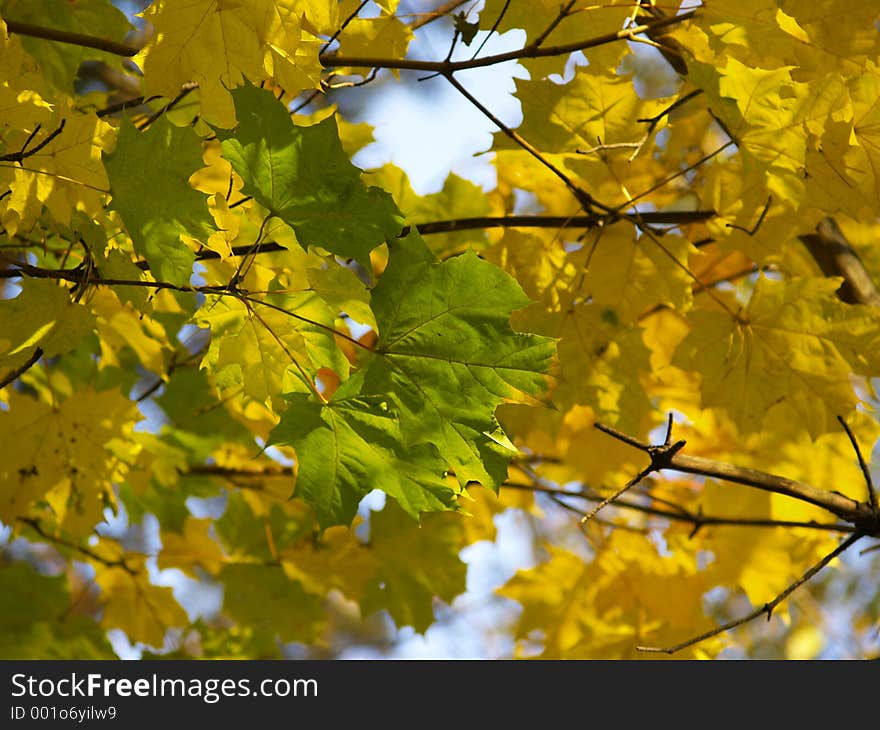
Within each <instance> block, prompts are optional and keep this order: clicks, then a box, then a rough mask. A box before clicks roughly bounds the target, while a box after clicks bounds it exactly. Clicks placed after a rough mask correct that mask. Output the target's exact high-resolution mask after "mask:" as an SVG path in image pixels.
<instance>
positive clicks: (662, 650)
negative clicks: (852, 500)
mask: <svg viewBox="0 0 880 730" xmlns="http://www.w3.org/2000/svg"><path fill="white" fill-rule="evenodd" d="M863 537H864V534H863V533H861V532H855V533H853V534H852V535H850V536H849V537H848V538H846V540H844V541H843V542H842V543H841V544H840V545H838V546H837V547H836V548H834V550H832V551H831V552H830V553H828V554H827V555H826V556H825V557H824V558H822V559H821V560H820V561H819V562H818V563H816V564H815V565H813V566H812V567H811V568H810V569H809V570H807V572H806V573H804V574H803V575H802V576H801V577H800V578H798V579H797V580H796V581H795V582H794V583H792V584H791V585H790V586H788V588H786V589H785V590H784V591H782V593H780V594H779V595H778V596H776V598H774V599H773V600H772V601H770V602H769V603H765V604H764V605H763V606H761V607H760V608H757V609H755V610H754V611H752V612H751V613H749V614H746V615H745V616H743V617H742V618H738V619H734V620H733V621H728V622H727V623H726V624H722V625H721V626H718V627H716V628H714V629H712V630H711V631H707V632H706V633H704V634H700V635H699V636H695V637H694V638H692V639H688V640H687V641H683V642H681V643H680V644H676V645H675V646H667V647H658V646H637V647H636V651H642V652H648V653H654V654H675V652H677V651H681V650H682V649H687V648H688V647H689V646H693V645H694V644H699V643H700V642H701V641H705V640H706V639H711V638H712V637H713V636H718V635H719V634H723V633H724V632H726V631H730V630H731V629H735V628H736V627H737V626H742V625H743V624H745V623H748V622H749V621H753V620H754V619H756V618H758V616H762V615H766V616H767V620H768V621H769V620H770V618H771V616H772V615H773V610H774V609H775V608H776V607H777V606H778V605H779V604H780V603H782V602H783V601H784V600H785V599H786V598H788V596H789V595H790V594H791V593H792V592H794V591H795V590H796V589H797V588H799V587H800V586H802V585H803V584H804V583H806V582H807V581H808V580H810V579H811V578H812V577H813V576H814V575H816V573H818V572H819V571H820V570H822V568H824V567H825V566H826V565H828V563H830V562H831V561H832V560H834V558H836V557H837V556H838V555H840V554H841V553H843V552H845V551H846V550H848V549H849V548H850V547H851V546H852V545H854V544H855V543H856V542H857V541H859V540H861V539H862V538H863Z"/></svg>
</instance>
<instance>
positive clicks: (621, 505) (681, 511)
mask: <svg viewBox="0 0 880 730" xmlns="http://www.w3.org/2000/svg"><path fill="white" fill-rule="evenodd" d="M501 486H502V487H503V488H506V489H516V490H519V491H527V492H538V493H541V494H549V495H550V496H555V497H557V498H561V497H566V498H574V499H583V500H586V501H588V502H599V501H601V500H602V499H603V498H602V496H601V495H600V494H597V493H596V492H594V491H593V490H591V489H587V488H585V487H582V488H581V490H580V491H577V492H569V491H564V490H562V489H556V488H554V487H547V486H543V485H540V484H524V483H521V482H509V481H508V482H504V484H502V485H501ZM645 497H647V498H648V499H650V500H651V501H653V502H658V503H666V504H670V503H669V502H668V501H667V500H660V499H658V498H657V497H655V496H654V495H651V494H646V495H645ZM670 506H672V507H673V508H672V509H671V510H665V509H660V508H659V507H653V506H651V505H648V504H641V503H640V502H633V501H631V500H627V499H625V498H619V499H617V500H616V501H615V502H614V504H613V507H614V508H615V509H623V510H628V511H630V512H639V513H641V514H645V515H648V516H650V517H660V518H662V519H665V520H669V521H671V522H681V523H684V524H688V525H691V526H692V527H693V529H692V530H691V535H690V536H691V537H694V536H695V535H696V534H697V533H698V532H699V531H700V530H701V529H702V528H703V527H765V528H786V529H790V528H802V529H806V530H820V531H822V532H839V533H843V534H846V533H853V532H855V531H856V528H855V527H854V526H853V525H850V524H847V523H845V522H836V523H828V522H816V521H814V520H811V521H806V522H805V521H799V520H774V519H764V518H759V517H720V516H716V515H704V514H701V513H697V514H695V513H693V512H689V511H688V510H686V509H685V508H684V507H682V506H680V505H674V506H673V505H670ZM578 513H579V514H581V515H583V510H578Z"/></svg>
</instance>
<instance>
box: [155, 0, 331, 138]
mask: <svg viewBox="0 0 880 730" xmlns="http://www.w3.org/2000/svg"><path fill="white" fill-rule="evenodd" d="M311 5H312V3H303V2H295V1H294V0H252V1H251V2H240V1H239V0H180V1H179V2H173V3H172V2H167V1H164V0H163V1H160V2H156V3H153V4H152V5H151V6H150V7H149V8H148V9H147V10H146V12H145V13H144V17H145V18H146V19H147V20H148V21H149V22H151V23H152V24H153V26H154V27H155V31H156V39H155V42H154V43H151V44H150V45H149V46H147V48H146V49H144V51H143V54H142V56H143V69H144V78H145V79H146V86H147V92H148V93H154V94H161V95H163V96H166V97H169V98H174V97H175V96H176V95H177V94H178V93H179V92H180V91H181V89H182V88H183V86H184V85H185V84H189V83H196V84H198V85H199V98H200V101H201V109H202V117H203V118H204V119H205V120H206V121H209V122H211V123H213V124H218V125H220V126H222V127H225V128H231V127H233V126H235V108H234V106H233V103H232V97H231V96H230V94H229V89H232V88H234V87H236V86H240V85H241V84H243V83H244V82H245V80H248V81H250V82H251V83H259V82H260V81H263V80H268V79H272V80H274V81H275V82H277V83H278V84H280V85H281V86H282V87H283V88H284V90H285V91H286V92H287V93H288V94H294V95H295V94H297V93H298V92H300V91H302V90H303V89H306V88H316V87H318V85H319V83H318V82H319V79H320V72H321V66H320V64H319V63H318V48H319V42H318V41H317V39H316V38H315V37H314V36H312V34H311V33H309V32H308V31H305V30H304V29H303V27H302V24H301V22H300V19H301V17H302V13H303V11H304V10H307V9H308V8H309V7H310V6H311ZM314 5H327V3H315V4H314ZM324 22H326V21H320V20H319V24H321V25H323V24H324ZM218 61H220V62H219V63H218Z"/></svg>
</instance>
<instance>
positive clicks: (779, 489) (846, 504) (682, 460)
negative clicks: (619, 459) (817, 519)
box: [595, 422, 880, 536]
mask: <svg viewBox="0 0 880 730" xmlns="http://www.w3.org/2000/svg"><path fill="white" fill-rule="evenodd" d="M595 427H596V428H597V429H599V430H600V431H603V432H604V433H606V434H608V435H609V436H611V437H613V438H615V439H617V440H618V441H623V442H624V443H627V444H629V445H630V446H632V447H634V448H637V449H639V450H640V451H644V452H645V453H646V454H648V455H649V456H651V465H650V467H649V468H648V469H647V470H646V471H645V474H644V475H643V476H645V475H647V474H650V473H651V472H654V471H662V470H664V469H673V470H675V471H680V472H684V473H686V474H698V475H700V476H706V477H715V478H717V479H722V480H724V481H728V482H735V483H737V484H744V485H746V486H749V487H754V488H756V489H762V490H764V491H767V492H773V493H775V494H784V495H786V496H788V497H793V498H794V499H798V500H800V501H801V502H807V503H808V504H813V505H816V506H817V507H821V508H822V509H825V510H827V511H828V512H831V513H832V514H833V515H835V516H837V517H839V518H840V519H843V520H846V521H847V522H851V523H852V524H853V525H854V526H855V527H856V528H857V529H858V530H860V531H861V532H862V533H863V534H866V535H872V536H876V535H878V534H880V517H878V513H877V512H876V511H875V510H873V509H872V508H871V506H870V505H869V504H866V503H864V502H859V501H858V500H855V499H852V498H850V497H847V496H846V495H844V494H841V493H840V492H832V491H829V490H826V489H818V488H817V487H814V486H812V485H811V484H806V483H804V482H799V481H796V480H794V479H788V478H786V477H782V476H778V475H776V474H768V473H766V472H762V471H758V470H757V469H749V468H746V467H742V466H736V465H734V464H727V463H724V462H721V461H714V460H713V459H707V458H704V457H702V456H688V455H686V454H682V453H680V451H678V450H676V451H674V452H673V451H672V450H671V449H667V450H666V452H665V453H664V452H663V447H662V446H654V445H652V444H649V443H644V442H642V441H639V440H637V439H634V438H632V437H631V436H628V435H627V434H624V433H622V432H620V431H618V430H617V429H615V428H612V427H611V426H607V425H605V424H603V423H599V422H597V423H596V424H595ZM677 443H679V444H681V446H682V447H683V446H684V442H683V441H679V442H677Z"/></svg>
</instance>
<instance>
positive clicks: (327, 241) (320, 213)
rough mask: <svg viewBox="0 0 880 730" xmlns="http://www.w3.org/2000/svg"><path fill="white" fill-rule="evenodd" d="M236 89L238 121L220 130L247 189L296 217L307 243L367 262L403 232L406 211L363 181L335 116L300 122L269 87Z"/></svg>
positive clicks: (293, 222)
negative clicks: (311, 123) (233, 126)
mask: <svg viewBox="0 0 880 730" xmlns="http://www.w3.org/2000/svg"><path fill="white" fill-rule="evenodd" d="M232 97H233V100H234V101H235V113H236V116H237V118H238V128H237V129H236V130H235V131H234V132H229V131H224V130H222V129H218V130H217V136H218V137H219V138H220V139H221V140H222V146H223V156H224V157H225V158H226V159H227V160H229V162H230V163H231V164H232V167H233V168H234V169H235V171H236V172H237V173H238V174H239V175H241V177H242V179H243V180H244V183H245V185H244V188H243V192H244V193H245V194H247V195H252V196H253V197H254V199H255V200H256V201H257V202H258V203H259V204H260V205H262V206H263V207H265V208H266V209H267V210H268V211H269V212H270V213H271V214H272V215H275V216H277V217H278V218H280V219H281V220H283V221H284V222H285V223H287V224H288V225H290V226H291V227H292V228H293V229H294V231H296V236H297V239H298V240H299V242H300V243H301V244H302V245H303V246H320V247H321V248H324V249H326V250H327V251H330V252H331V253H334V254H337V255H339V256H344V257H347V258H354V259H357V260H358V261H360V262H361V263H363V264H364V265H368V264H369V255H370V251H372V250H373V249H374V248H375V247H376V246H378V245H380V244H382V243H384V242H385V241H386V240H387V239H389V238H393V237H394V236H396V235H397V234H398V233H399V232H400V229H401V228H402V227H403V217H402V216H401V214H400V211H399V210H398V209H397V206H396V205H395V204H394V201H393V200H392V198H391V196H390V195H388V193H386V192H385V191H384V190H380V189H379V188H376V187H370V188H367V187H366V186H365V185H364V184H363V182H362V181H361V171H360V170H359V169H358V168H357V167H355V166H354V165H352V164H351V162H350V161H349V159H348V156H347V155H346V154H345V151H344V150H343V148H342V144H341V143H340V141H339V133H338V130H337V128H336V120H335V118H333V117H329V118H327V119H325V120H324V121H322V122H320V123H318V124H315V125H314V126H311V127H298V126H296V125H294V123H293V122H292V121H291V119H290V114H289V112H288V111H287V109H286V108H285V107H284V105H283V104H281V103H280V102H279V101H278V100H277V99H275V97H274V96H273V95H272V94H271V93H270V92H268V91H265V90H263V89H258V88H256V87H254V86H243V87H241V88H239V89H235V90H234V91H233V92H232Z"/></svg>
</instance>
